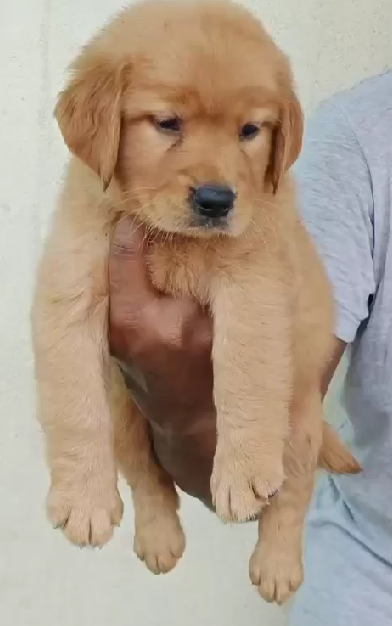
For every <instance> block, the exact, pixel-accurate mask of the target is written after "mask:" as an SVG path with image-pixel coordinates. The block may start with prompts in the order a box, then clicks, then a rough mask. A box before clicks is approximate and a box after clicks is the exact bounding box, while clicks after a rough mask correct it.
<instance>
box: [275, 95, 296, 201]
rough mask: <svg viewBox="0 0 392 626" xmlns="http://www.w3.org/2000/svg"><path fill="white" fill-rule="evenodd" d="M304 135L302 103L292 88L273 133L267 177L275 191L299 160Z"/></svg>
mask: <svg viewBox="0 0 392 626" xmlns="http://www.w3.org/2000/svg"><path fill="white" fill-rule="evenodd" d="M302 135H303V115H302V109H301V105H300V103H299V101H298V98H297V96H296V95H295V93H294V91H292V90H290V93H289V95H288V97H287V98H285V100H284V101H283V102H282V105H281V108H280V115H279V121H278V123H277V125H276V126H275V128H274V130H273V133H272V141H271V154H270V161H269V165H268V169H267V178H268V180H269V181H270V182H271V184H272V190H273V192H274V193H276V191H277V190H278V187H279V184H280V182H281V180H282V178H283V176H284V174H285V173H286V172H287V170H288V169H289V168H290V167H291V166H292V165H293V163H294V162H295V161H296V160H297V158H298V156H299V153H300V152H301V146H302Z"/></svg>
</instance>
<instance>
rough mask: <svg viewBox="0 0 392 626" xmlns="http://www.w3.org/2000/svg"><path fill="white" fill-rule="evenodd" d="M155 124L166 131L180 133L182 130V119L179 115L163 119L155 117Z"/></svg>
mask: <svg viewBox="0 0 392 626" xmlns="http://www.w3.org/2000/svg"><path fill="white" fill-rule="evenodd" d="M155 124H156V126H157V128H158V130H161V131H163V132H166V133H180V132H181V130H182V121H181V120H180V118H179V117H167V118H164V119H156V120H155Z"/></svg>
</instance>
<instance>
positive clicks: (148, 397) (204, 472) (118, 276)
mask: <svg viewBox="0 0 392 626" xmlns="http://www.w3.org/2000/svg"><path fill="white" fill-rule="evenodd" d="M147 248H148V238H147V236H146V233H145V231H144V229H143V228H142V227H141V226H139V225H137V224H136V223H135V222H134V221H133V219H132V218H124V219H122V220H120V221H119V223H118V224H117V226H116V228H115V232H114V236H113V239H112V242H111V246H110V255H109V284H110V317H109V337H110V348H111V353H112V354H113V356H115V357H116V358H117V359H118V360H119V362H120V365H121V368H122V370H123V372H124V376H125V379H126V382H127V386H128V387H129V388H130V390H131V392H132V395H133V398H134V399H135V401H136V402H137V404H138V406H139V408H140V409H141V410H142V412H143V413H144V415H145V416H146V418H147V419H148V421H149V423H150V426H151V432H152V438H153V442H154V448H155V452H156V455H157V457H158V459H159V461H160V463H161V465H162V466H163V467H164V469H165V470H166V471H167V472H168V474H170V475H171V476H172V478H173V480H174V481H175V482H176V483H177V484H178V485H179V486H180V487H181V488H182V489H183V490H184V491H186V492H188V493H190V494H191V495H193V496H196V497H198V498H199V499H201V500H202V501H203V502H204V503H206V504H207V505H210V503H211V494H210V476H211V471H212V463H213V457H214V454H215V446H216V413H215V408H214V405H213V390H212V387H213V375H212V363H211V346H212V320H211V317H210V315H209V314H208V312H207V311H205V310H203V309H202V308H201V307H200V305H199V304H198V303H197V302H195V301H194V300H191V299H189V298H183V299H174V298H172V297H170V296H167V295H164V294H162V293H160V292H158V291H157V290H155V289H154V287H153V286H152V284H151V282H150V280H149V276H148V270H147V266H146V263H145V254H146V251H147Z"/></svg>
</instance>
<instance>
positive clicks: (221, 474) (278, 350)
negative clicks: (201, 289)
mask: <svg viewBox="0 0 392 626" xmlns="http://www.w3.org/2000/svg"><path fill="white" fill-rule="evenodd" d="M258 274H259V275H258ZM288 297H289V296H288V288H287V285H285V284H284V282H283V280H282V279H281V278H280V277H279V274H278V273H276V275H273V273H272V272H271V273H270V274H269V275H267V274H265V275H262V276H260V269H259V270H258V272H257V271H256V272H255V271H242V272H240V271H237V272H236V273H234V272H233V274H232V275H231V276H230V277H229V278H227V277H225V278H223V279H220V280H219V281H218V285H217V287H216V289H215V297H214V302H213V314H214V345H213V365H214V397H215V404H216V409H217V434H218V440H217V449H216V455H215V461H214V469H213V473H212V477H211V490H212V496H213V501H214V503H215V507H216V512H217V514H218V515H219V516H220V517H221V518H222V519H223V520H226V521H230V520H233V521H244V520H247V519H250V518H252V517H254V516H255V515H257V514H258V513H259V511H260V509H261V508H262V506H263V505H264V504H266V503H267V501H268V498H269V497H270V496H271V495H273V494H274V493H275V492H276V491H277V490H278V489H279V488H280V486H281V484H282V482H283V477H284V476H283V449H284V443H285V440H286V438H287V435H288V427H289V404H290V396H291V391H292V349H291V348H292V342H291V316H290V310H289V308H290V305H289V301H288Z"/></svg>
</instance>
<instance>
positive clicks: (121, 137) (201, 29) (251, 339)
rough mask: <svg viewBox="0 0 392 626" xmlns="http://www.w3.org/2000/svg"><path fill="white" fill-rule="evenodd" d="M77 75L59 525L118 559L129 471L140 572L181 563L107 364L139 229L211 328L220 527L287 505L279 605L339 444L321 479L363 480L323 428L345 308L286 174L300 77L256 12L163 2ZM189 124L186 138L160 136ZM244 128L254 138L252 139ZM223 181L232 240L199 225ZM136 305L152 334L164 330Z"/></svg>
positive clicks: (54, 344)
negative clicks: (117, 258)
mask: <svg viewBox="0 0 392 626" xmlns="http://www.w3.org/2000/svg"><path fill="white" fill-rule="evenodd" d="M154 42H156V43H154ZM162 50H164V51H165V54H162ZM73 73H74V75H73V78H72V79H71V81H70V83H69V85H68V87H67V88H66V90H65V91H64V92H63V93H62V94H61V95H60V98H59V101H58V105H57V107H56V116H57V120H58V123H59V126H60V129H61V131H62V133H63V136H64V139H65V142H66V143H67V145H68V147H69V148H70V150H71V151H72V152H73V153H74V155H75V158H73V159H72V161H71V163H70V166H69V170H68V175H67V179H66V181H65V185H64V189H63V193H62V197H61V198H60V202H59V206H58V209H57V212H56V213H55V216H54V220H53V225H52V231H51V234H50V236H49V238H48V240H47V242H46V246H45V249H44V253H43V257H42V261H41V264H40V268H39V272H38V280H37V291H36V297H35V302H34V306H33V314H32V316H33V337H34V347H35V355H36V374H37V383H38V398H39V417H40V420H41V423H42V425H43V428H44V431H45V433H46V435H47V447H48V461H49V466H50V470H51V476H52V485H51V490H50V494H49V498H48V510H49V515H50V518H51V520H52V522H53V524H54V525H55V526H62V527H63V529H64V532H65V534H66V535H67V537H68V538H69V539H70V540H71V541H73V542H75V543H77V544H79V545H86V544H91V545H102V544H104V543H105V542H106V541H107V540H108V539H109V538H110V536H111V535H112V533H113V527H114V526H115V525H116V524H118V523H119V522H120V519H121V513H122V502H121V499H120V497H119V493H118V490H117V470H118V468H119V469H120V470H121V471H122V473H123V474H124V476H125V478H126V479H127V481H128V483H129V484H130V486H131V488H132V492H133V500H134V508H135V518H136V525H135V527H136V536H135V549H136V552H137V554H138V555H139V557H140V558H142V559H143V560H145V562H146V564H147V566H148V567H149V568H150V569H151V570H152V571H154V572H156V573H159V572H162V571H168V570H169V569H171V568H172V567H173V566H174V565H175V563H176V561H177V559H178V558H179V557H180V556H181V554H182V552H183V550H184V545H185V540H184V535H183V532H182V529H181V525H180V521H179V518H178V514H177V506H178V502H177V495H176V491H175V487H174V484H173V482H172V480H171V478H169V475H168V474H167V472H165V471H164V469H163V468H162V467H161V466H160V465H159V464H158V463H157V461H156V458H155V456H154V454H153V452H152V447H151V443H150V436H149V428H148V423H147V421H146V420H145V418H144V417H143V415H142V413H141V412H140V410H138V409H137V408H136V405H135V403H134V402H133V401H132V400H131V397H130V395H129V394H128V393H127V391H126V388H125V386H124V383H123V380H122V377H121V375H120V373H119V370H118V366H117V364H116V363H115V362H114V361H110V357H109V347H108V340H107V335H108V332H107V331H108V325H107V320H108V304H109V297H108V295H109V283H108V275H107V265H108V251H109V241H110V237H111V234H112V232H113V229H114V227H115V225H116V223H117V222H118V220H121V219H122V218H123V217H124V216H126V215H132V216H134V217H136V218H137V219H138V220H139V221H140V222H142V223H144V224H145V226H146V228H147V240H146V243H145V245H146V247H147V257H146V258H147V265H148V271H149V275H150V277H151V280H152V283H153V285H154V287H155V288H156V289H158V290H159V291H161V292H163V293H168V294H171V295H174V296H176V297H180V298H188V299H190V298H193V299H195V300H196V301H197V302H199V304H200V306H202V307H208V308H209V309H210V310H211V314H212V317H213V325H214V332H213V346H212V364H213V399H214V404H215V407H216V427H217V445H216V452H215V457H214V464H213V470H212V476H211V493H212V500H213V503H214V505H215V508H216V512H217V514H218V515H219V516H220V517H221V518H222V519H223V520H227V521H229V520H230V521H243V520H247V519H250V518H252V517H254V516H257V515H259V514H260V512H261V510H262V509H263V507H264V505H265V504H266V503H267V502H268V500H269V498H270V496H272V495H273V494H274V493H275V492H276V491H277V490H279V491H278V493H277V495H276V496H275V497H274V498H273V499H272V500H271V502H270V504H269V506H268V507H266V508H265V510H264V511H263V515H262V516H261V518H260V519H261V522H260V528H262V531H263V532H262V534H261V535H260V539H259V541H258V544H257V546H256V550H255V553H254V555H253V557H252V560H251V570H250V573H251V579H252V581H253V582H254V584H257V585H258V587H259V590H260V593H261V594H262V595H263V596H264V597H265V598H267V599H269V600H273V599H275V600H277V601H283V600H284V599H285V598H286V597H287V596H288V595H289V593H290V592H291V591H292V590H294V589H295V588H297V586H298V585H299V584H300V582H301V579H302V567H301V529H302V522H303V517H304V514H305V512H306V508H307V505H308V501H309V498H310V494H311V490H312V484H313V474H314V470H315V468H316V465H317V459H318V458H319V456H320V449H321V444H322V439H323V434H324V445H323V449H322V452H321V458H322V461H323V464H324V465H330V466H331V467H332V468H333V469H335V470H341V471H355V470H356V469H358V466H357V464H356V462H355V460H354V459H353V458H352V457H351V455H350V454H349V453H348V452H347V451H345V449H344V448H343V446H341V445H340V444H339V442H338V440H337V439H336V437H335V436H334V435H333V433H332V431H330V430H326V429H325V427H324V428H323V421H322V395H321V379H322V376H323V372H324V371H325V368H326V364H327V363H328V362H329V361H330V359H331V356H332V351H333V336H332V324H333V315H332V310H333V305H332V297H331V294H330V287H329V284H328V281H327V279H326V277H325V274H324V271H323V268H322V265H321V263H320V261H319V259H318V257H317V255H316V253H315V251H314V249H313V247H312V245H311V243H310V241H309V238H308V236H307V234H306V231H305V229H304V228H303V226H302V225H301V223H300V220H299V218H298V214H297V210H296V206H295V198H294V190H293V187H292V183H291V181H290V179H289V177H288V175H287V171H288V169H289V167H290V166H291V165H292V163H293V162H294V161H295V159H296V157H297V155H298V153H299V150H300V146H301V136H302V115H301V109H300V106H299V103H298V100H297V98H296V97H295V94H294V91H293V87H292V79H291V73H290V69H289V66H288V63H287V60H286V59H285V57H284V56H283V54H282V53H281V52H280V51H279V50H278V49H277V48H276V46H275V45H274V43H273V42H272V41H271V40H270V39H269V37H268V36H267V35H266V33H265V32H264V30H263V29H262V27H261V26H260V24H259V23H258V22H257V20H255V19H254V18H253V17H251V16H250V15H249V14H248V13H247V12H246V11H245V10H244V9H242V8H241V7H238V6H236V5H232V4H229V3H226V2H219V1H216V2H215V1H210V0H209V1H208V2H207V1H203V0H200V1H199V2H190V3H188V2H187V3H182V2H177V1H176V0H168V1H166V2H158V3H156V2H154V1H151V2H148V3H145V4H144V5H138V6H133V7H131V8H130V9H128V10H126V11H125V12H124V13H123V14H122V15H121V17H119V18H118V19H116V20H114V21H113V22H112V23H111V24H110V25H109V26H108V27H107V28H106V29H105V30H104V31H102V32H101V33H100V34H99V35H98V36H97V37H96V38H95V39H94V40H93V41H92V42H90V43H89V44H88V45H87V47H86V48H85V49H84V51H83V52H82V54H81V55H80V56H79V57H78V59H77V60H76V61H75V64H74V66H73ZM173 117H175V118H176V119H179V120H181V124H180V127H179V129H175V130H172V131H171V132H167V131H165V130H163V129H162V128H160V126H159V124H160V122H161V121H162V120H167V119H169V118H173ZM246 124H252V125H254V126H256V131H257V132H255V133H254V136H252V138H251V139H249V140H247V141H245V140H243V139H242V136H241V133H242V129H243V127H244V125H246ZM207 182H216V183H226V184H229V185H230V186H232V187H234V188H235V189H236V192H237V198H236V202H235V206H234V210H233V211H232V212H231V214H230V217H229V219H228V222H227V224H226V227H225V228H224V229H223V230H222V229H219V228H218V227H214V228H212V227H211V228H206V227H203V226H200V225H198V226H195V216H194V214H193V213H192V210H191V208H190V205H189V202H188V197H189V189H190V187H191V186H196V185H198V184H205V183H207ZM136 293H137V292H135V307H136V309H135V308H134V309H133V311H135V310H137V307H138V306H139V310H140V313H139V319H140V316H143V318H144V317H145V318H146V319H147V320H150V321H151V320H152V321H153V320H154V319H156V315H157V311H156V309H154V306H155V305H151V306H147V308H146V306H145V305H146V302H145V301H143V299H139V300H138V299H137V298H136ZM120 297H121V291H120ZM168 306H169V308H170V306H171V305H170V304H169V305H168ZM112 321H113V320H112ZM121 323H123V322H121ZM179 324H180V319H179ZM139 325H140V324H139ZM151 325H152V324H151V323H150V328H151ZM120 326H121V324H120ZM180 326H181V325H180ZM178 338H182V335H181V334H179V335H178ZM134 339H135V343H136V345H135V346H134V347H133V350H134V352H135V354H138V353H139V354H141V352H140V350H139V349H138V345H137V344H138V341H139V347H140V345H141V343H140V335H139V336H138V335H137V334H136V335H135V334H134ZM204 354H205V353H204ZM81 357H82V358H81ZM202 370H203V368H202V367H201V368H200V371H202ZM204 371H205V370H204ZM152 382H153V383H154V385H155V387H156V386H157V385H158V386H159V377H158V378H157V377H155V379H154V377H153V378H152ZM208 406H209V407H210V405H208Z"/></svg>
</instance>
